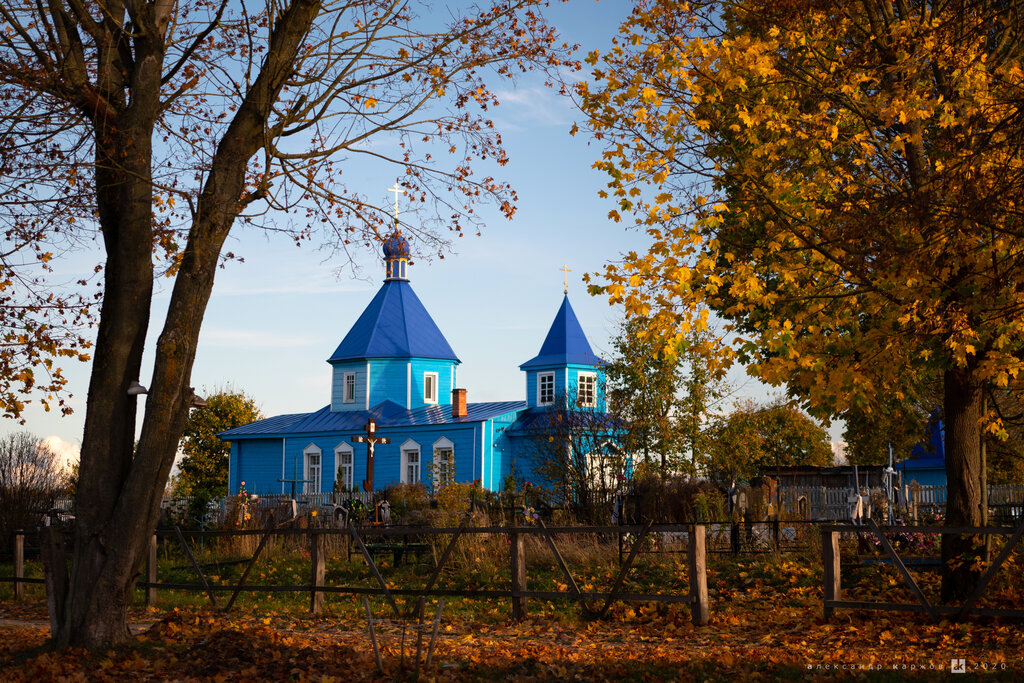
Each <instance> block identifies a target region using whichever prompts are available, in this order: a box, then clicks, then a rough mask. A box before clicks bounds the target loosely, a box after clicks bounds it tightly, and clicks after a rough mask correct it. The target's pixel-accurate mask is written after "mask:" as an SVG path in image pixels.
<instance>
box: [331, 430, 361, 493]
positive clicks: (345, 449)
mask: <svg viewBox="0 0 1024 683" xmlns="http://www.w3.org/2000/svg"><path fill="white" fill-rule="evenodd" d="M344 454H348V455H351V456H352V463H351V477H352V481H343V482H341V484H342V486H344V487H345V488H346V489H351V488H352V487H354V486H355V483H356V452H355V449H354V448H353V447H352V444H350V443H349V442H347V441H342V442H341V443H339V444H338V445H337V446H335V447H334V484H335V485H337V484H338V468H340V467H341V456H342V455H344Z"/></svg>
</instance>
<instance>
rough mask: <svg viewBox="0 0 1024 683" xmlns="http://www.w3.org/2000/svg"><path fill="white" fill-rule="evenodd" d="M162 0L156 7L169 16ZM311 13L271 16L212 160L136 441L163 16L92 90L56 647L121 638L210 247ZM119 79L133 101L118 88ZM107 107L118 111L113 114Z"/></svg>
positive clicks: (309, 1) (176, 432) (153, 514)
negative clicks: (86, 359)
mask: <svg viewBox="0 0 1024 683" xmlns="http://www.w3.org/2000/svg"><path fill="white" fill-rule="evenodd" d="M170 6H171V4H170V3H163V4H161V5H160V6H159V7H160V8H162V9H163V11H169V8H170ZM158 9H159V8H158ZM319 11H320V3H319V2H318V0H295V1H294V2H291V3H289V4H288V5H287V7H286V8H285V9H284V10H282V12H281V13H280V14H278V15H277V17H275V26H274V29H273V31H272V35H271V39H270V45H269V47H268V50H267V54H266V58H265V61H264V63H263V64H262V66H261V69H260V73H259V75H258V76H257V77H256V79H255V80H254V81H253V83H252V85H251V87H250V88H249V91H248V92H247V93H246V96H245V98H244V100H243V101H242V103H241V105H240V106H239V107H238V111H237V112H236V114H235V116H234V118H233V119H232V122H231V124H230V126H229V127H228V130H227V132H226V134H225V136H224V138H223V139H222V140H221V142H220V144H219V145H218V148H217V152H216V154H215V155H214V158H213V159H212V163H211V167H210V170H209V174H208V176H207V179H206V183H205V185H204V187H203V191H202V193H201V195H200V197H199V199H198V202H197V211H196V212H195V214H194V220H193V223H192V225H191V227H190V230H189V233H188V240H187V243H186V245H185V249H184V252H183V253H182V255H181V261H180V263H179V266H178V272H177V275H176V277H175V282H174V288H173V290H172V293H171V301H170V304H169V305H168V311H167V317H166V319H165V321H164V325H163V329H162V331H161V334H160V338H159V340H158V341H157V346H156V353H155V359H154V368H153V376H152V378H151V380H150V386H149V394H148V396H147V399H146V410H145V414H144V418H143V424H142V430H141V433H140V436H139V441H138V444H137V445H136V444H135V424H136V423H135V413H136V397H135V396H130V395H129V394H128V387H129V385H130V384H131V382H132V381H133V380H141V378H140V377H139V371H140V367H141V361H142V352H143V348H144V344H145V340H146V333H147V330H148V328H149V312H150V305H151V302H152V291H153V274H154V269H153V260H152V249H153V224H152V216H153V213H152V195H153V185H152V182H151V177H152V176H151V163H152V147H151V144H152V142H151V141H152V134H153V129H154V125H155V122H156V120H157V117H158V114H159V110H160V107H161V106H163V105H162V103H161V100H160V98H161V77H162V73H161V67H162V64H163V57H164V53H163V48H164V46H163V30H164V28H165V27H166V15H163V16H162V17H161V16H157V15H145V16H140V17H137V18H138V19H139V23H138V24H137V25H136V32H135V34H134V36H133V41H132V46H133V47H134V49H135V54H134V57H135V59H134V61H133V62H132V68H131V69H130V70H129V69H128V68H127V67H123V68H122V67H121V66H119V65H118V64H116V63H115V64H114V68H112V69H111V71H110V73H109V74H108V78H107V79H106V80H104V81H103V82H104V83H106V84H107V85H108V86H109V90H108V91H107V92H104V93H101V96H100V97H99V98H94V99H96V100H97V101H100V102H101V103H104V102H109V103H111V105H112V106H110V107H107V108H106V109H104V111H103V112H100V113H98V114H96V126H95V127H96V139H97V145H96V148H97V152H96V155H97V160H96V168H97V173H96V180H97V206H98V212H99V218H100V225H101V228H102V230H103V240H104V246H105V247H106V252H107V264H106V272H105V274H104V275H105V279H104V301H103V309H102V312H101V315H100V325H99V330H98V334H97V342H96V347H95V360H94V362H93V369H92V376H91V378H90V384H89V395H88V405H87V409H86V422H85V433H84V436H83V439H82V460H81V468H80V482H79V487H78V496H77V500H76V528H75V535H74V555H73V558H72V566H71V572H70V576H69V577H68V582H67V588H68V590H67V591H66V593H64V592H63V591H54V592H55V593H56V594H57V595H63V596H65V597H64V599H63V600H54V601H53V602H52V604H51V609H52V613H51V623H54V624H57V628H56V629H55V632H54V633H53V643H54V645H55V646H57V647H67V646H78V647H84V648H87V649H90V650H94V651H95V650H102V649H105V648H108V647H110V646H113V645H117V644H120V643H123V642H125V641H126V640H128V639H129V638H130V637H131V636H130V632H129V630H128V623H127V612H128V606H129V605H130V604H131V598H132V592H133V590H134V587H135V582H136V581H137V579H138V577H139V575H140V568H141V564H142V559H143V557H144V552H145V550H146V548H147V547H148V541H149V538H150V535H151V534H152V533H153V530H154V528H155V527H156V522H157V519H158V517H159V514H160V500H161V497H162V494H163V489H164V485H165V484H166V482H167V478H168V476H169V474H170V470H171V466H172V464H173V462H174V455H175V453H176V451H177V445H178V440H179V438H180V436H181V433H182V431H183V429H184V426H185V421H186V418H187V416H188V409H189V405H190V403H191V400H192V398H193V396H194V394H193V391H192V389H191V387H189V383H190V378H191V374H192V365H193V362H194V360H195V355H196V346H197V344H198V340H199V331H200V327H201V325H202V320H203V315H204V313H205V311H206V306H207V303H208V301H209V298H210V294H211V292H212V290H213V280H214V274H215V273H216V267H217V261H218V258H219V256H220V251H221V247H222V246H223V244H224V240H225V238H226V237H227V235H228V232H229V231H230V229H231V226H232V224H233V222H234V220H235V218H236V216H237V215H238V213H239V211H240V210H241V209H242V207H243V206H244V204H245V201H246V200H245V197H246V192H245V174H246V169H247V164H248V161H249V159H250V158H251V157H252V156H253V155H254V154H255V153H256V152H257V151H258V150H259V149H260V148H261V146H262V145H263V144H265V142H266V138H265V134H266V131H267V128H268V119H269V116H270V112H271V108H272V106H273V103H274V102H275V101H277V99H278V97H279V95H280V92H281V89H282V87H283V85H284V83H285V82H286V81H287V80H288V78H289V77H290V75H291V74H292V70H293V67H294V63H295V59H296V55H297V54H298V51H299V49H300V46H301V45H302V41H303V40H304V38H305V37H306V36H307V34H308V31H309V28H310V26H311V25H312V22H313V20H314V18H315V17H316V16H317V14H318V13H319ZM146 19H148V20H151V21H152V22H153V23H152V24H149V23H148V22H147V21H143V20H146ZM120 47H121V48H122V49H126V48H125V46H124V45H120ZM122 77H124V78H125V79H126V80H127V81H128V82H129V83H130V85H129V86H126V85H125V82H121V81H120V78H122ZM99 80H103V79H99ZM126 87H128V89H129V90H130V92H131V98H130V99H129V98H125V97H122V96H121V94H122V93H121V90H124V88H126ZM104 106H106V105H104ZM115 110H116V111H119V112H120V113H119V114H117V116H116V117H114V118H113V119H111V118H110V116H111V114H110V112H112V111H115ZM52 564H53V563H51V565H52ZM49 569H50V573H51V577H55V578H56V577H59V575H60V572H59V571H54V570H55V568H54V567H53V566H51V567H50V568H49Z"/></svg>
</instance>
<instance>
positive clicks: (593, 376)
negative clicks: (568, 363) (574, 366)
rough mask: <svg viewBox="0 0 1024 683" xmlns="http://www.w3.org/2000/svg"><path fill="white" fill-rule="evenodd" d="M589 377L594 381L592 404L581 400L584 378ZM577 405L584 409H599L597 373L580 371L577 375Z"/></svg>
mask: <svg viewBox="0 0 1024 683" xmlns="http://www.w3.org/2000/svg"><path fill="white" fill-rule="evenodd" d="M584 377H589V378H591V379H593V380H594V384H593V387H592V393H593V396H592V398H593V401H591V402H590V403H583V402H582V401H581V400H580V386H581V385H582V384H583V378H584ZM576 403H577V404H578V405H579V406H580V407H582V408H596V407H597V373H596V372H590V371H587V370H580V371H578V372H577V373H576Z"/></svg>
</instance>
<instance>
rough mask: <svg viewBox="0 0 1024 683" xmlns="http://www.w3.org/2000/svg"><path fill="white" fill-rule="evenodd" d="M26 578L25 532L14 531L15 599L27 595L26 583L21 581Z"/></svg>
mask: <svg viewBox="0 0 1024 683" xmlns="http://www.w3.org/2000/svg"><path fill="white" fill-rule="evenodd" d="M24 578H25V532H24V531H21V530H20V529H19V530H18V531H15V532H14V599H15V600H21V599H22V598H24V597H25V584H23V583H22V582H21V580H22V579H24Z"/></svg>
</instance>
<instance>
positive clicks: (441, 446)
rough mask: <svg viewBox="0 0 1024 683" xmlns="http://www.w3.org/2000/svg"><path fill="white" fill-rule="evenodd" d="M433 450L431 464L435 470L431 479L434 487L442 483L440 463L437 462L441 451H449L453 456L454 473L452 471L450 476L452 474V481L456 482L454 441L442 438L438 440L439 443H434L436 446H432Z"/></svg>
mask: <svg viewBox="0 0 1024 683" xmlns="http://www.w3.org/2000/svg"><path fill="white" fill-rule="evenodd" d="M432 448H433V450H432V452H431V456H430V462H431V464H432V465H433V469H432V472H431V479H433V482H434V486H437V485H438V484H440V483H441V481H440V479H441V477H440V472H439V471H438V462H437V452H438V451H439V450H446V451H448V452H449V453H451V454H452V471H451V473H450V474H451V477H452V481H455V444H454V443H452V440H451V439H449V438H448V437H446V436H442V437H441V438H440V439H438V440H437V441H435V442H434V445H433V446H432Z"/></svg>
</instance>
